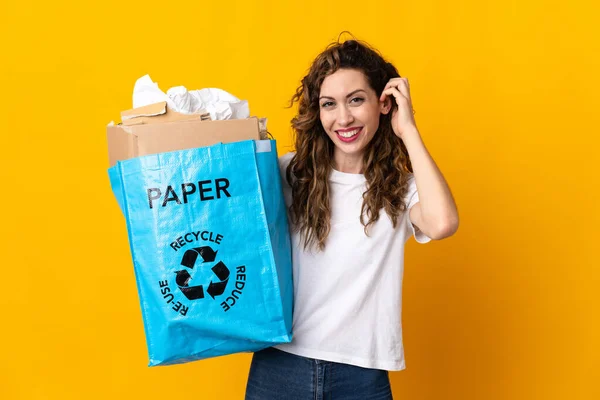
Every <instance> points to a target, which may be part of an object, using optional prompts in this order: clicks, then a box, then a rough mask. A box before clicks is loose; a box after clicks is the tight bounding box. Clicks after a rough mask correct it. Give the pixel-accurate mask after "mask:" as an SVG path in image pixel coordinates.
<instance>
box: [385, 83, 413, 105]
mask: <svg viewBox="0 0 600 400" xmlns="http://www.w3.org/2000/svg"><path fill="white" fill-rule="evenodd" d="M381 96H382V98H383V99H385V97H387V96H394V98H395V99H396V103H397V104H398V105H399V104H400V102H401V101H407V100H408V98H406V97H405V96H404V94H402V93H401V92H400V91H399V90H398V89H397V88H396V87H395V86H391V87H389V88H388V89H386V90H384V91H383V93H382V94H381ZM384 96H385V97H384Z"/></svg>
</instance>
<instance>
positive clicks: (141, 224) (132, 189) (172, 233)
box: [108, 140, 293, 366]
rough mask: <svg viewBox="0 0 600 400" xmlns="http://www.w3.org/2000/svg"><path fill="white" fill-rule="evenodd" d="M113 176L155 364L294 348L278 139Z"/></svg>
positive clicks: (137, 164)
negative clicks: (283, 346) (291, 344)
mask: <svg viewBox="0 0 600 400" xmlns="http://www.w3.org/2000/svg"><path fill="white" fill-rule="evenodd" d="M108 173H109V177H110V182H111V187H112V190H113V193H114V195H115V197H116V198H117V202H118V203H119V207H120V208H121V211H122V212H123V214H124V216H125V220H126V223H127V231H128V236H129V245H130V248H131V255H132V259H133V264H134V271H135V278H136V283H137V289H138V295H139V299H140V304H141V309H142V316H143V321H144V329H145V335H146V343H147V347H148V354H149V359H150V363H149V365H150V366H155V365H168V364H179V363H184V362H189V361H194V360H200V359H204V358H209V357H216V356H221V355H225V354H231V353H237V352H250V351H258V350H260V349H263V348H266V347H270V346H272V345H274V344H277V343H287V342H290V341H291V339H292V329H291V327H292V307H293V304H292V303H293V285H292V268H291V248H290V238H289V232H288V222H287V215H286V207H285V203H284V200H283V193H282V188H281V182H280V174H279V166H278V162H277V150H276V146H275V141H274V140H259V141H254V140H247V141H242V142H236V143H229V144H222V143H219V144H216V145H213V146H208V147H202V148H195V149H188V150H180V151H174V152H168V153H161V154H154V155H147V156H142V157H137V158H133V159H129V160H125V161H119V162H117V164H116V165H115V166H113V167H111V168H109V170H108Z"/></svg>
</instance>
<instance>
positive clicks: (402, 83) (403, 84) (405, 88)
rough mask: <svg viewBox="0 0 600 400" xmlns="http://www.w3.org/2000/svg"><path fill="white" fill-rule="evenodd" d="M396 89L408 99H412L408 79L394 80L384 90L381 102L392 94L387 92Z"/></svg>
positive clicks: (380, 98)
mask: <svg viewBox="0 0 600 400" xmlns="http://www.w3.org/2000/svg"><path fill="white" fill-rule="evenodd" d="M392 87H395V88H397V90H399V91H400V93H402V95H404V97H406V98H407V99H409V98H410V84H409V83H408V78H392V79H390V80H389V81H388V83H387V84H386V85H385V87H384V88H383V92H382V93H381V96H380V97H379V100H381V101H383V100H385V98H386V97H387V95H389V94H391V93H387V90H388V89H390V88H392Z"/></svg>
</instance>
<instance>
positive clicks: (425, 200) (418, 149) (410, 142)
mask: <svg viewBox="0 0 600 400" xmlns="http://www.w3.org/2000/svg"><path fill="white" fill-rule="evenodd" d="M403 141H404V144H405V146H406V149H407V150H408V154H409V155H410V160H411V163H412V167H413V174H414V176H415V181H416V184H417V190H418V192H419V203H420V207H421V218H422V221H423V224H424V225H425V229H423V230H429V231H437V232H444V236H449V235H451V234H453V233H454V232H455V231H456V229H457V228H458V210H457V208H456V203H455V202H454V198H453V197H452V193H451V191H450V188H449V187H448V184H447V182H446V180H445V179H444V176H443V175H442V172H441V171H440V169H439V168H438V166H437V165H436V163H435V161H434V160H433V158H432V157H431V155H430V154H429V151H427V148H426V147H425V143H423V140H422V138H421V135H420V134H419V132H418V131H417V130H416V128H415V131H414V132H411V134H406V135H404V138H403Z"/></svg>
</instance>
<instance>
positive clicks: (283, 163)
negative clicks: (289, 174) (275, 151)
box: [279, 151, 296, 170]
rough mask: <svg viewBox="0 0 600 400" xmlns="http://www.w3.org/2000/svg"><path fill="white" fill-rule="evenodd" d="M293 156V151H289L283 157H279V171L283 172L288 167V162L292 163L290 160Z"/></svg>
mask: <svg viewBox="0 0 600 400" xmlns="http://www.w3.org/2000/svg"><path fill="white" fill-rule="evenodd" d="M295 154H296V152H295V151H290V152H289V153H285V154H284V155H282V156H281V157H279V169H283V170H285V169H286V168H287V166H288V165H290V161H292V158H293V157H294V155H295Z"/></svg>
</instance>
